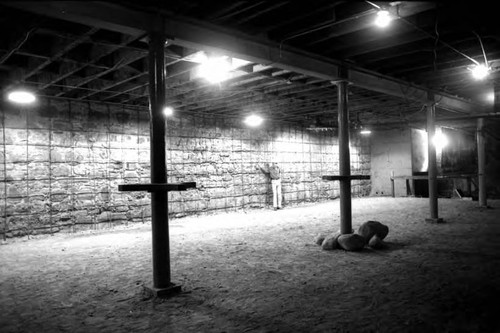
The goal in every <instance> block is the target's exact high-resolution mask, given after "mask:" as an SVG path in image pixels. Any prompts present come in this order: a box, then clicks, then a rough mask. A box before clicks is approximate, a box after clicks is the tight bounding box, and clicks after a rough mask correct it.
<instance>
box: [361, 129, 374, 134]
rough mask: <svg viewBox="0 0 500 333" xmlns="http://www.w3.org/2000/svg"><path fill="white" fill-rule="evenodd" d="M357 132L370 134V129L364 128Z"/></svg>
mask: <svg viewBox="0 0 500 333" xmlns="http://www.w3.org/2000/svg"><path fill="white" fill-rule="evenodd" d="M359 133H360V134H362V135H370V134H372V131H370V130H369V129H364V130H361V131H360V132H359Z"/></svg>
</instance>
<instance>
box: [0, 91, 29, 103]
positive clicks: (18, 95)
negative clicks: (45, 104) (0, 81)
mask: <svg viewBox="0 0 500 333" xmlns="http://www.w3.org/2000/svg"><path fill="white" fill-rule="evenodd" d="M7 98H8V100H9V101H11V102H14V103H18V104H31V103H33V102H35V101H36V97H35V95H34V94H33V93H31V92H29V91H26V90H15V91H12V92H10V93H9V94H8V95H7Z"/></svg>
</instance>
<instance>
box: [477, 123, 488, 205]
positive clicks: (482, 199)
mask: <svg viewBox="0 0 500 333" xmlns="http://www.w3.org/2000/svg"><path fill="white" fill-rule="evenodd" d="M483 129H484V118H479V119H478V120H477V131H476V134H477V183H478V187H479V195H478V201H479V206H480V207H487V206H488V204H487V202H486V179H485V174H484V169H485V164H486V156H485V150H484V133H483Z"/></svg>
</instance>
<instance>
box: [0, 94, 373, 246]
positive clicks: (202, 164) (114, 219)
mask: <svg viewBox="0 0 500 333" xmlns="http://www.w3.org/2000/svg"><path fill="white" fill-rule="evenodd" d="M1 111H2V113H1V115H2V128H1V129H0V130H1V132H0V161H1V165H0V179H1V180H2V183H1V184H0V187H1V188H0V219H1V220H0V221H1V232H2V233H3V234H4V237H5V236H6V237H12V236H19V235H26V234H28V235H29V234H36V233H52V232H57V231H60V230H72V229H74V228H77V227H78V228H79V229H81V228H89V229H95V228H101V227H107V226H113V225H117V224H124V223H133V222H146V221H148V220H149V219H150V216H151V212H150V196H149V194H148V193H147V192H120V191H118V185H119V184H124V183H149V182H150V166H149V159H150V142H149V114H148V111H147V110H145V109H136V108H128V107H120V106H115V105H109V104H97V103H83V102H75V101H61V100H54V99H51V100H40V101H39V102H38V105H37V106H34V107H17V106H12V105H10V104H3V105H2V110H1ZM166 142H167V161H166V162H167V174H168V180H169V182H185V181H195V182H196V183H197V188H196V189H192V190H188V191H185V192H170V193H169V196H168V198H169V201H168V205H169V213H170V215H171V216H182V215H184V214H196V213H200V212H207V211H216V210H225V211H228V210H237V209H245V208H262V207H267V206H269V205H271V204H272V198H271V189H270V185H269V181H268V179H267V176H266V175H265V174H263V173H262V172H260V171H259V170H257V169H256V165H257V164H263V163H266V162H269V161H276V162H278V163H279V164H280V165H281V168H282V170H283V181H282V183H283V197H284V204H285V205H291V204H296V203H301V202H307V201H320V200H328V199H332V198H336V197H338V195H339V194H338V193H339V190H338V182H328V181H323V180H322V179H321V176H322V175H332V174H338V143H337V138H336V137H334V134H333V132H319V133H317V132H310V131H307V130H305V129H303V128H300V127H298V126H293V125H283V124H281V125H277V126H271V125H269V124H268V125H267V127H266V128H263V129H250V128H246V127H244V126H243V124H242V123H241V122H240V120H232V119H225V118H214V117H207V116H205V117H203V116H195V115H190V116H180V115H177V116H176V117H173V118H169V119H168V121H167V138H166ZM351 165H352V169H351V171H352V173H353V174H369V173H370V146H369V142H368V140H367V139H363V138H352V139H351ZM369 192H370V182H369V181H353V182H352V193H353V195H355V196H363V195H368V194H369Z"/></svg>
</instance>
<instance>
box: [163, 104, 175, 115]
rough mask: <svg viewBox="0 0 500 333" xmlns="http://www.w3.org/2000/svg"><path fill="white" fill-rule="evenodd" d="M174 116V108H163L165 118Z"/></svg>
mask: <svg viewBox="0 0 500 333" xmlns="http://www.w3.org/2000/svg"><path fill="white" fill-rule="evenodd" d="M173 114H174V109H173V108H172V107H170V106H165V107H164V108H163V115H164V116H165V117H170V116H172V115H173Z"/></svg>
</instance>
